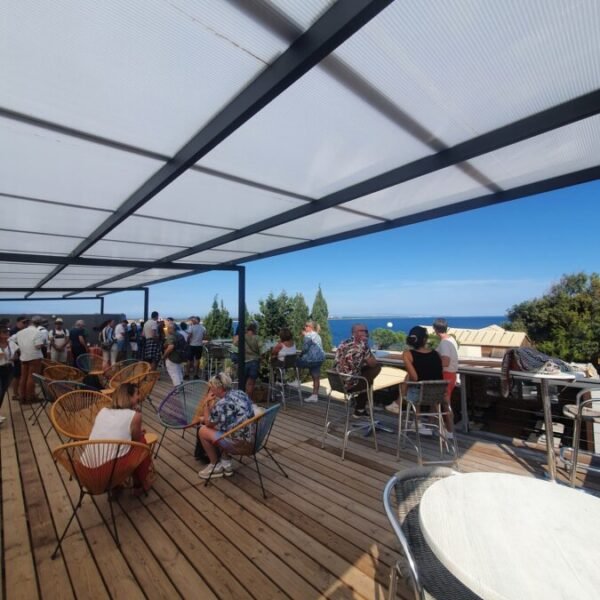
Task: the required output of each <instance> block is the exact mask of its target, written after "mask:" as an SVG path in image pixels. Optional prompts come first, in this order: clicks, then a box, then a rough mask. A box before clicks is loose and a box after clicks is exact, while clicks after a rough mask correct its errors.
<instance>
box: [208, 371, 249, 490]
mask: <svg viewBox="0 0 600 600" xmlns="http://www.w3.org/2000/svg"><path fill="white" fill-rule="evenodd" d="M208 384H209V386H210V388H209V392H208V394H207V397H206V402H205V406H204V414H203V415H202V417H201V418H200V420H199V421H198V422H199V423H202V427H200V428H199V429H198V439H199V440H200V443H201V444H202V447H203V448H204V450H205V451H206V454H207V455H208V459H209V460H210V464H209V465H206V467H205V468H204V469H202V471H200V472H199V473H198V475H199V476H200V477H201V478H202V479H208V478H209V477H223V475H225V477H229V476H230V475H233V466H232V464H231V458H230V455H232V454H233V455H236V454H240V453H246V452H249V451H250V450H251V449H252V445H251V444H252V440H253V435H254V432H253V430H252V427H253V425H250V426H248V427H242V428H241V429H239V430H238V431H236V432H235V433H233V434H232V435H231V436H229V437H228V438H226V439H225V440H223V442H222V455H221V460H220V461H219V456H218V454H217V449H216V447H215V442H216V441H217V440H218V439H219V438H220V437H221V436H222V435H223V434H224V433H226V432H228V431H229V430H231V429H233V428H234V427H237V426H238V425H239V424H240V423H243V422H244V421H246V420H247V419H251V418H252V417H253V416H254V407H253V405H252V401H251V400H250V398H249V397H248V396H247V394H245V393H244V392H242V390H234V389H232V387H233V383H232V381H231V377H229V376H228V375H225V373H219V374H218V375H216V376H215V377H213V378H211V380H210V381H209V382H208Z"/></svg>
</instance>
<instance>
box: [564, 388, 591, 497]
mask: <svg viewBox="0 0 600 600" xmlns="http://www.w3.org/2000/svg"><path fill="white" fill-rule="evenodd" d="M563 414H564V416H565V417H568V418H569V419H573V420H574V421H575V422H574V425H573V446H572V447H568V446H566V447H562V448H561V449H560V457H561V459H562V461H563V463H565V465H566V467H567V469H568V471H569V482H570V484H571V487H575V477H576V475H577V468H579V469H583V470H586V471H593V472H594V473H600V468H598V467H593V466H592V465H591V464H589V465H588V464H579V463H578V460H579V456H580V455H584V456H588V457H590V458H593V457H596V456H598V454H596V453H594V452H582V451H580V450H579V444H580V441H581V426H582V424H583V423H592V424H600V388H588V389H586V390H581V391H580V392H579V393H578V394H577V396H576V397H575V404H567V405H565V406H564V407H563ZM569 450H570V451H571V459H568V458H567V457H566V454H567V452H568V451H569Z"/></svg>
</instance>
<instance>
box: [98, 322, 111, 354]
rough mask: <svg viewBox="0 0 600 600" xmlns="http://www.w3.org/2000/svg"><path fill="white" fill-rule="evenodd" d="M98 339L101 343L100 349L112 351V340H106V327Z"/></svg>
mask: <svg viewBox="0 0 600 600" xmlns="http://www.w3.org/2000/svg"><path fill="white" fill-rule="evenodd" d="M98 339H99V341H100V348H102V350H110V349H111V348H112V345H113V343H112V340H110V341H108V340H107V339H106V327H105V328H104V329H103V330H102V331H101V332H100V335H99V336H98Z"/></svg>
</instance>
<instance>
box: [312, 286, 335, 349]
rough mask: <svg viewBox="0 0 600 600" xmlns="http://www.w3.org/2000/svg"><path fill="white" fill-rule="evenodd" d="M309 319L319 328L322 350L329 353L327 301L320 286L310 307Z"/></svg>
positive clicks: (329, 337) (329, 333)
mask: <svg viewBox="0 0 600 600" xmlns="http://www.w3.org/2000/svg"><path fill="white" fill-rule="evenodd" d="M311 319H312V320H313V321H315V322H317V323H318V324H319V326H320V327H321V331H320V332H319V335H320V336H321V340H322V341H323V349H324V350H325V352H329V351H330V350H331V346H332V344H331V331H330V329H329V320H328V319H329V309H328V308H327V301H326V300H325V296H323V292H322V290H321V286H320V285H319V289H318V290H317V293H316V295H315V300H314V302H313V305H312V311H311Z"/></svg>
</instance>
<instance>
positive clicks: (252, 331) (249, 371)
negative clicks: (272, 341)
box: [233, 323, 262, 399]
mask: <svg viewBox="0 0 600 600" xmlns="http://www.w3.org/2000/svg"><path fill="white" fill-rule="evenodd" d="M257 330H258V328H257V327H256V323H249V324H248V326H247V327H246V335H245V336H244V340H245V346H246V349H245V354H246V362H245V365H244V371H245V373H246V394H248V396H249V397H250V399H252V394H253V393H254V386H255V385H256V380H257V379H258V371H259V369H260V349H261V346H262V343H261V341H260V338H259V337H258V335H257ZM238 339H239V335H236V336H234V338H233V343H234V345H237V343H238Z"/></svg>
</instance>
